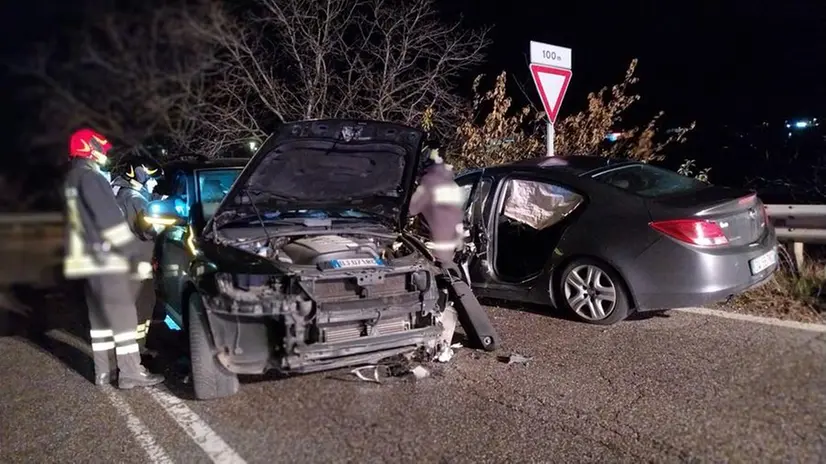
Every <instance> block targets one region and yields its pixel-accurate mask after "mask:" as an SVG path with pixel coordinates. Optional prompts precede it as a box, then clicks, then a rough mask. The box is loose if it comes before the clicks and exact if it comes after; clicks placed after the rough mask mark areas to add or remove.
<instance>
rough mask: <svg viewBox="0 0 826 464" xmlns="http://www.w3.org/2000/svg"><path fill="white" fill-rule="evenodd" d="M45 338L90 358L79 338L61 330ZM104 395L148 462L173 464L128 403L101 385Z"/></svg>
mask: <svg viewBox="0 0 826 464" xmlns="http://www.w3.org/2000/svg"><path fill="white" fill-rule="evenodd" d="M46 336H47V337H49V338H52V339H54V340H56V341H59V342H61V343H66V344H68V345H70V346H72V347H73V348H75V349H77V350H80V351H81V352H82V353H84V354H85V355H86V356H89V358H92V348H91V347H90V346H89V344H88V343H85V342H84V341H83V340H81V339H80V338H79V337H77V336H75V335H74V334H71V333H69V332H67V331H66V330H63V329H52V330H49V331H48V332H46ZM99 388H100V389H101V390H102V391H103V393H104V394H105V395H106V399H108V400H109V403H110V404H111V405H112V407H114V408H115V411H117V412H118V414H120V415H121V417H123V418H124V420H126V428H127V429H129V431H130V432H131V433H132V438H133V439H134V440H135V441H136V442H137V443H138V445H139V446H140V447H141V448H142V449H143V452H144V453H145V454H146V457H147V458H149V462H150V463H152V464H173V463H174V462H175V461H173V460H172V458H170V457H169V454H167V452H166V450H164V449H163V447H162V446H161V445H159V444H158V442H157V441H156V440H155V436H154V435H152V431H151V430H149V427H147V426H146V424H144V423H143V421H142V420H141V418H140V417H138V415H137V414H135V411H133V410H132V407H131V406H129V403H128V402H127V401H126V400H125V399H124V398H123V397H122V396H121V395H120V394H119V393H118V392H117V390H115V388H114V387H113V386H111V385H101V386H100V387H99Z"/></svg>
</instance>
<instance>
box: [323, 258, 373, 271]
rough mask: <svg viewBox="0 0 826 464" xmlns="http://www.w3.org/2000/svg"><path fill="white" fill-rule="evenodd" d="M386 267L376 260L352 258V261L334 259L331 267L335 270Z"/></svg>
mask: <svg viewBox="0 0 826 464" xmlns="http://www.w3.org/2000/svg"><path fill="white" fill-rule="evenodd" d="M379 266H384V262H383V261H382V260H380V259H375V258H350V259H334V260H332V261H330V267H331V268H333V269H348V268H353V267H379Z"/></svg>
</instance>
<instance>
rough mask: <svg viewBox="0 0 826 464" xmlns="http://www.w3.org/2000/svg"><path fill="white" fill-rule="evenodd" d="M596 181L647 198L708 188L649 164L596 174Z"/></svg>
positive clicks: (688, 178) (696, 181)
mask: <svg viewBox="0 0 826 464" xmlns="http://www.w3.org/2000/svg"><path fill="white" fill-rule="evenodd" d="M594 179H597V180H599V181H601V182H605V183H606V184H609V185H612V186H614V187H617V188H620V189H623V190H626V191H628V192H630V193H633V194H635V195H639V196H642V197H646V198H657V197H663V196H667V195H674V194H677V193H685V192H691V191H695V190H700V189H702V188H704V187H707V186H708V184H706V183H704V182H701V181H699V180H697V179H694V178H693V177H686V176H683V175H680V174H677V173H676V172H674V171H669V170H668V169H663V168H658V167H655V166H651V165H649V164H634V165H630V166H623V167H620V168H616V169H612V170H610V171H606V172H602V173H599V174H596V175H594Z"/></svg>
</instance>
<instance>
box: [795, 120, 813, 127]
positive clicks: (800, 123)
mask: <svg viewBox="0 0 826 464" xmlns="http://www.w3.org/2000/svg"><path fill="white" fill-rule="evenodd" d="M794 127H795V128H797V129H805V128H806V127H809V122H808V121H797V122H796V123H794Z"/></svg>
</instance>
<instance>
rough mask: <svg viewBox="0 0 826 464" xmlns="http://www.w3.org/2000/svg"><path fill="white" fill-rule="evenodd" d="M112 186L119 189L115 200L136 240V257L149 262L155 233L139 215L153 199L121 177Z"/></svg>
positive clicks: (144, 190) (153, 247)
mask: <svg viewBox="0 0 826 464" xmlns="http://www.w3.org/2000/svg"><path fill="white" fill-rule="evenodd" d="M112 185H113V186H115V187H119V188H118V193H117V195H116V196H115V198H116V200H117V202H118V206H119V207H120V209H121V211H122V212H123V216H124V217H125V218H126V223H127V224H129V229H130V230H131V231H132V234H133V235H134V236H135V238H137V241H138V243H137V248H138V257H139V259H140V260H141V261H143V262H150V261H151V260H152V253H153V252H154V249H155V237H156V233H155V231H154V229H152V227H151V226H149V225H148V224H146V223H144V222H143V220H142V219H141V213H145V212H146V209H147V206H148V205H149V202H150V201H152V199H153V198H152V194H150V193H149V192H148V191H147V190H146V189H145V188H140V189H138V188H136V186H135V185H133V184H132V183H131V182H129V181H128V180H126V179H124V178H123V177H118V178H116V179H115V180H114V181H113V182H112ZM146 277H147V276H144V278H146Z"/></svg>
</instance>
